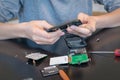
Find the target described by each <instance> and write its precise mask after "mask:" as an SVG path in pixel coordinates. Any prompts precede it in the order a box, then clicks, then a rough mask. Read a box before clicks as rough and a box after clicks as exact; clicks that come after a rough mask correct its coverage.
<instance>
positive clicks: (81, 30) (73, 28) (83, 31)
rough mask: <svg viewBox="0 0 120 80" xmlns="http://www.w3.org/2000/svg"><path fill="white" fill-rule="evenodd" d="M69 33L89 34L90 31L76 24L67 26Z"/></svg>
mask: <svg viewBox="0 0 120 80" xmlns="http://www.w3.org/2000/svg"><path fill="white" fill-rule="evenodd" d="M69 31H70V33H80V34H85V35H86V34H89V33H91V32H90V30H89V29H87V28H82V27H76V26H71V27H70V28H69Z"/></svg>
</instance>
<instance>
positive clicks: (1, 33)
mask: <svg viewBox="0 0 120 80" xmlns="http://www.w3.org/2000/svg"><path fill="white" fill-rule="evenodd" d="M24 26H25V23H18V24H10V23H1V22H0V40H5V39H11V38H24V36H25V34H24Z"/></svg>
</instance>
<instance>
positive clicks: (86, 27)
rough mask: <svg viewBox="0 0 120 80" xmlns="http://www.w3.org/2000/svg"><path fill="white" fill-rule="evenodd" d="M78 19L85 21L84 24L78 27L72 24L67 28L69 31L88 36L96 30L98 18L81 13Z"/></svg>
mask: <svg viewBox="0 0 120 80" xmlns="http://www.w3.org/2000/svg"><path fill="white" fill-rule="evenodd" d="M78 19H80V20H81V22H82V23H83V24H82V25H80V26H78V27H76V26H74V25H73V26H71V27H69V28H67V31H68V32H69V33H71V34H75V35H78V36H81V37H88V36H90V35H92V33H93V32H94V31H95V30H96V27H95V26H96V20H95V19H94V17H93V16H88V15H87V14H84V13H80V14H79V15H78Z"/></svg>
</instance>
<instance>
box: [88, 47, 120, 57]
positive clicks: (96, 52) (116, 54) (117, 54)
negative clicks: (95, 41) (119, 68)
mask: <svg viewBox="0 0 120 80" xmlns="http://www.w3.org/2000/svg"><path fill="white" fill-rule="evenodd" d="M88 53H94V54H102V53H103V54H104V53H113V54H114V55H115V56H116V57H117V56H120V49H115V50H114V51H90V52H88Z"/></svg>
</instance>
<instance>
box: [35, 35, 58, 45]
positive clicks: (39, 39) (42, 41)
mask: <svg viewBox="0 0 120 80" xmlns="http://www.w3.org/2000/svg"><path fill="white" fill-rule="evenodd" d="M59 38H60V37H55V38H50V39H46V38H43V37H38V36H36V37H35V38H34V41H35V42H36V43H37V44H54V43H55V42H56V41H57V40H58V39H59Z"/></svg>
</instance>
